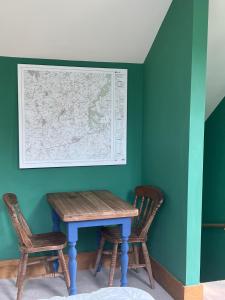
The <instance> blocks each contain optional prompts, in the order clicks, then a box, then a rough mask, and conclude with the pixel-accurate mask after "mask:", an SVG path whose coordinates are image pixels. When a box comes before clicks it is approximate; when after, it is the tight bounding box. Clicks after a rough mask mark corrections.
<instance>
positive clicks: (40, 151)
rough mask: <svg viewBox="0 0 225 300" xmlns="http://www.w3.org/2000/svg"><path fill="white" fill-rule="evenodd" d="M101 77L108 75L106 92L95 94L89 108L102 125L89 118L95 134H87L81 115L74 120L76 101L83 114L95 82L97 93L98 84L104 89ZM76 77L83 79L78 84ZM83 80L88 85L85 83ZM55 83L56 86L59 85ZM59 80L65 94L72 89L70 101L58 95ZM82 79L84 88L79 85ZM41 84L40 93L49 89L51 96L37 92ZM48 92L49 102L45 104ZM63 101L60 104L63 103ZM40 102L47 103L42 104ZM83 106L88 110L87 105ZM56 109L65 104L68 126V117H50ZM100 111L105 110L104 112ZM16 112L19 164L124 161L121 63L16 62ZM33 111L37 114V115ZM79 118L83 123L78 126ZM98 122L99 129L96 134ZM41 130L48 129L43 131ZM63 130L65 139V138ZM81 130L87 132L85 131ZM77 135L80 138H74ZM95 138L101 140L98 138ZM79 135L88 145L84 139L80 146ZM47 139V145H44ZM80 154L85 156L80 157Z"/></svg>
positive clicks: (124, 104) (123, 75)
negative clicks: (103, 65) (114, 66)
mask: <svg viewBox="0 0 225 300" xmlns="http://www.w3.org/2000/svg"><path fill="white" fill-rule="evenodd" d="M88 74H89V75H88ZM67 77H68V78H69V79H68V78H67ZM84 78H87V80H86V81H87V82H85V81H84ZM88 78H89V79H88ZM106 78H107V80H108V81H107V91H106V93H105V94H106V96H104V93H102V95H103V96H102V97H101V98H98V99H99V103H97V102H96V103H95V104H96V107H95V110H96V111H95V112H94V114H95V115H96V116H97V113H99V112H100V113H99V116H100V117H99V118H100V119H101V120H103V121H101V122H102V123H103V125H104V122H105V128H104V126H103V125H102V124H101V122H100V121H99V123H98V122H96V124H97V125H96V124H95V123H93V122H92V123H93V124H92V125H93V126H95V125H96V126H97V127H96V132H99V134H98V133H96V134H93V136H92V137H91V134H89V132H88V131H87V130H85V129H84V128H87V127H88V126H87V124H85V121H81V122H80V123H79V122H77V120H78V119H79V117H80V114H79V108H78V107H82V109H81V111H82V113H83V114H84V112H85V111H86V108H85V109H84V105H89V106H91V105H92V106H93V101H92V98H91V97H93V99H95V98H94V96H92V92H93V95H95V94H96V93H97V89H98V88H99V92H100V94H101V86H102V89H104V87H105V86H104V82H106ZM77 79H79V80H81V79H82V80H83V81H82V82H83V83H82V84H83V85H84V88H83V90H82V88H81V87H82V84H80V81H79V84H77V85H76V80H77ZM98 79H99V80H98ZM88 80H89V81H90V82H89V81H88ZM101 80H102V81H101ZM101 82H102V85H101ZM108 82H109V83H108ZM95 83H96V86H95ZM89 84H90V87H89V86H88V85H89ZM59 85H61V86H62V88H61V89H60V88H59ZM65 85H66V91H67V92H68V94H69V95H73V96H71V103H69V102H70V96H68V95H67V96H65V99H63V95H64V94H63V93H62V91H61V90H64V87H65ZM86 85H87V87H88V88H85V87H86ZM70 89H71V90H70ZM87 89H88V91H92V92H89V96H88V97H89V98H88V97H86V90H87ZM45 90H46V94H47V93H49V94H51V95H54V96H51V97H50V96H46V95H45V94H43V91H45ZM78 90H79V93H78ZM57 93H58V94H57ZM76 93H77V96H76ZM82 93H83V94H82ZM48 97H49V103H50V104H48ZM54 97H55V99H57V101H56V102H54ZM79 97H80V98H79ZM104 97H105V98H104ZM59 99H60V100H59ZM76 99H90V101H89V100H85V101H86V102H85V101H84V104H82V105H83V106H82V105H80V103H81V102H82V101H81V100H76ZM76 101H77V103H76ZM78 102H79V103H78ZM54 103H55V105H54ZM63 105H65V107H64V108H63ZM107 105H109V106H107ZM37 107H38V111H37ZM68 107H73V108H74V111H76V113H71V114H70V110H69V108H68ZM46 108H48V109H47V110H46ZM51 109H52V111H51ZM57 109H58V111H57ZM87 109H89V110H90V107H89V108H87ZM101 109H102V111H101ZM60 110H61V111H63V110H65V112H64V115H65V114H66V116H67V118H68V119H70V124H72V125H71V126H69V125H68V122H69V121H68V122H67V121H66V120H64V122H62V121H60V123H59V122H58V123H57V122H56V121H57V117H58V118H59V113H60V112H61V111H60ZM77 110H78V111H77ZM105 111H106V112H107V113H105V115H104V112H105ZM57 113H58V115H57ZM18 115H19V118H18V119H19V167H20V168H50V167H74V166H99V165H124V164H126V163H127V158H126V156H127V153H126V152H127V70H126V69H112V68H82V67H67V66H49V65H47V66H46V65H28V64H18ZM43 115H44V117H43ZM39 116H42V117H40V119H39ZM54 116H55V117H54ZM85 116H86V115H85ZM105 116H106V117H105ZM41 118H42V119H41ZM51 118H52V119H51ZM72 118H74V120H72ZM65 119H66V117H65ZM84 120H86V122H89V121H88V119H87V118H84ZM51 122H52V123H54V125H52V123H51ZM83 123H84V125H82V126H81V124H83ZM89 123H90V122H89ZM43 124H44V125H43ZM63 124H64V125H63ZM76 124H78V125H77V127H78V126H79V127H78V128H75V127H76ZM51 126H52V127H51ZM63 126H64V127H63ZM98 126H99V127H98ZM89 127H90V126H89ZM89 127H88V128H89ZM70 128H71V134H70ZM91 128H92V127H91ZM93 128H94V127H93ZM99 128H101V129H102V137H101V130H100V129H99ZM106 128H107V130H106ZM54 129H55V132H54ZM82 131H83V136H82ZM46 132H50V133H49V134H46ZM75 132H79V138H80V140H79V139H78V138H77V137H76V136H73V135H74V133H75ZM80 132H81V133H80ZM87 132H88V134H87ZM93 132H94V129H93ZM103 133H104V134H103ZM65 134H66V135H67V136H66V138H67V139H65ZM75 135H76V134H75ZM87 135H88V138H87V137H86V136H87ZM109 135H110V136H109ZM57 138H59V139H60V142H59V145H58V144H56V139H57ZM76 138H77V140H76ZM73 139H74V142H73V143H72V142H71V143H70V142H69V141H70V140H72V141H73ZM82 139H83V142H80V141H81V140H82ZM101 139H102V140H103V141H102V143H103V144H101V143H100V141H101ZM66 140H68V144H66V142H65V141H66ZM84 141H88V142H87V143H88V145H90V147H89V146H88V145H87V146H86V148H85V142H84ZM106 141H107V143H106ZM60 143H61V144H60ZM82 143H83V144H82ZM47 145H48V147H49V148H47ZM51 147H52V148H51ZM76 147H77V148H76ZM79 147H80V148H79ZM101 147H102V148H101ZM45 148H46V149H45ZM87 148H88V149H87ZM100 148H101V149H100ZM52 149H53V150H52ZM109 149H110V150H109ZM85 151H86V152H85ZM109 151H110V153H109ZM60 155H61V156H60ZM85 155H86V156H85ZM104 155H105V156H104ZM84 156H85V157H86V158H85V159H84ZM65 157H68V159H65Z"/></svg>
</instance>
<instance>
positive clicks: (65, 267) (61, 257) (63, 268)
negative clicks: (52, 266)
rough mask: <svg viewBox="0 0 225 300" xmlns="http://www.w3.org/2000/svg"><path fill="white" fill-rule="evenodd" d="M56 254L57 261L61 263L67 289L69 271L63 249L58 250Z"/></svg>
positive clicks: (68, 285) (68, 286)
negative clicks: (57, 256)
mask: <svg viewBox="0 0 225 300" xmlns="http://www.w3.org/2000/svg"><path fill="white" fill-rule="evenodd" d="M58 255H59V261H60V264H61V268H62V272H63V275H64V278H65V281H66V286H67V289H69V288H70V276H69V272H68V269H67V266H66V261H65V257H64V255H63V251H62V250H58Z"/></svg>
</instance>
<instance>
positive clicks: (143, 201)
mask: <svg viewBox="0 0 225 300" xmlns="http://www.w3.org/2000/svg"><path fill="white" fill-rule="evenodd" d="M162 203H163V194H162V192H161V191H160V190H159V189H157V188H154V187H151V186H139V187H136V189H135V199H134V203H133V206H134V207H136V208H138V209H139V215H138V217H136V218H134V219H133V223H132V231H131V235H130V238H129V241H128V242H129V243H130V244H132V249H131V252H132V254H133V257H134V263H133V264H129V268H134V269H136V270H137V269H138V268H143V267H145V268H146V270H147V273H148V277H149V281H150V286H151V288H154V281H153V276H152V268H151V262H150V258H149V254H148V249H147V245H146V241H147V233H148V230H149V228H150V225H151V224H152V221H153V219H154V217H155V215H156V212H157V210H158V209H159V207H160V206H161V204H162ZM106 241H107V242H110V243H112V244H113V250H112V251H104V245H105V242H106ZM121 243H122V239H121V235H120V229H119V227H118V226H117V227H105V228H103V229H102V235H101V240H100V246H99V249H98V251H97V258H96V263H95V271H94V273H95V275H96V274H97V272H99V271H100V269H101V262H102V254H109V252H110V254H111V255H112V259H111V265H110V272H109V281H108V285H109V286H112V284H113V278H114V273H115V268H116V260H117V255H118V246H119V245H120V244H121ZM138 243H140V244H141V249H142V252H143V258H144V263H142V264H140V262H139V251H138V250H139V247H138V246H137V244H138Z"/></svg>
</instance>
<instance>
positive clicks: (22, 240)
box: [3, 193, 70, 300]
mask: <svg viewBox="0 0 225 300" xmlns="http://www.w3.org/2000/svg"><path fill="white" fill-rule="evenodd" d="M3 200H4V202H5V204H6V206H7V209H8V212H9V215H10V218H11V220H12V223H13V226H14V228H15V230H16V233H17V236H18V239H19V248H20V252H21V258H20V262H19V266H18V275H17V281H16V286H17V287H18V291H17V300H21V299H22V291H23V285H24V279H25V276H26V269H27V265H31V264H35V263H40V262H43V263H44V264H45V267H46V270H47V271H49V270H48V269H49V264H48V262H49V261H53V260H56V259H57V258H58V259H59V261H60V264H61V268H62V271H63V274H64V277H65V281H66V285H67V288H69V286H70V278H69V273H68V269H67V266H66V262H65V258H64V255H63V251H62V250H63V249H64V248H65V247H66V244H67V243H66V236H65V235H64V234H63V233H61V232H50V233H44V234H32V233H31V231H30V228H29V226H28V224H27V222H26V220H25V218H24V216H23V214H22V212H21V210H20V207H19V204H18V201H17V197H16V195H14V194H11V193H7V194H5V195H3ZM40 217H41V216H40ZM45 251H57V256H54V257H48V258H47V259H37V260H36V261H31V262H28V255H29V254H30V253H37V252H45Z"/></svg>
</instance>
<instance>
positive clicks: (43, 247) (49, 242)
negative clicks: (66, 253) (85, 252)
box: [26, 232, 67, 253]
mask: <svg viewBox="0 0 225 300" xmlns="http://www.w3.org/2000/svg"><path fill="white" fill-rule="evenodd" d="M31 242H32V245H33V246H32V247H30V248H26V250H27V251H28V252H29V253H32V252H40V251H51V250H61V249H63V248H65V247H66V244H67V243H66V236H65V234H63V233H62V232H49V233H43V234H33V235H32V237H31Z"/></svg>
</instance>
